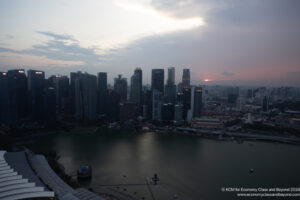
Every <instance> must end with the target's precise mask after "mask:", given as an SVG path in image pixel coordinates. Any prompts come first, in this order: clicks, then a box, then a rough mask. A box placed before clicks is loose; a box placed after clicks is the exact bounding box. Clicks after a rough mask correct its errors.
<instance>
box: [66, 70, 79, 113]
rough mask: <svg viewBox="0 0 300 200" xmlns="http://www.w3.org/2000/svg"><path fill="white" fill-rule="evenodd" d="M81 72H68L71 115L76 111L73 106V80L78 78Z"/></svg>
mask: <svg viewBox="0 0 300 200" xmlns="http://www.w3.org/2000/svg"><path fill="white" fill-rule="evenodd" d="M80 74H81V72H71V73H70V95H69V96H70V112H71V114H72V115H75V113H76V106H75V81H76V79H77V78H79V76H80Z"/></svg>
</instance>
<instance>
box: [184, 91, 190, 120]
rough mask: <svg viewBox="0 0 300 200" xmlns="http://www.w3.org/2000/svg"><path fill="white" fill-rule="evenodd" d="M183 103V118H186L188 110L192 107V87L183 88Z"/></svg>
mask: <svg viewBox="0 0 300 200" xmlns="http://www.w3.org/2000/svg"><path fill="white" fill-rule="evenodd" d="M182 104H183V119H184V120H186V118H187V114H188V110H190V109H191V88H183V90H182Z"/></svg>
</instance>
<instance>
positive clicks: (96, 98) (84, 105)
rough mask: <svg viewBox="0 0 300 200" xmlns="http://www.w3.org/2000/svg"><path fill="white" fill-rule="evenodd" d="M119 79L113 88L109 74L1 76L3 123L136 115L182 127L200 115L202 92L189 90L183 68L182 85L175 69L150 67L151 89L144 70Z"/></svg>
mask: <svg viewBox="0 0 300 200" xmlns="http://www.w3.org/2000/svg"><path fill="white" fill-rule="evenodd" d="M128 85H129V84H128V81H127V79H126V78H124V77H122V75H119V76H118V77H116V78H115V79H114V85H113V87H112V86H110V85H108V83H107V73H105V72H99V73H98V74H97V76H95V75H92V74H88V73H86V72H85V73H83V72H71V73H70V78H69V77H67V76H62V75H55V76H50V77H49V78H46V77H45V73H44V72H43V71H39V70H28V71H27V73H26V72H25V70H23V69H15V70H8V71H7V72H0V98H1V99H0V108H1V109H0V122H1V123H2V124H4V125H6V126H8V127H16V126H20V125H21V124H22V123H23V122H26V121H31V122H35V123H39V124H43V125H53V124H55V123H56V121H57V120H61V119H64V118H66V117H69V118H75V119H76V120H78V121H83V122H94V121H97V120H98V119H106V120H108V121H109V122H116V121H126V120H129V119H135V118H137V117H140V118H143V119H149V120H155V121H173V120H175V121H176V122H178V123H182V122H183V121H184V120H187V119H188V118H191V117H197V116H200V112H201V108H202V88H201V87H193V88H192V87H191V86H190V70H189V69H184V70H183V75H182V82H181V83H180V84H178V86H177V85H176V84H175V68H174V67H171V68H168V74H167V81H166V84H165V70H164V69H152V77H151V87H147V86H144V85H143V76H142V70H141V69H140V68H136V69H135V70H134V73H133V75H132V76H131V78H130V87H129V86H128Z"/></svg>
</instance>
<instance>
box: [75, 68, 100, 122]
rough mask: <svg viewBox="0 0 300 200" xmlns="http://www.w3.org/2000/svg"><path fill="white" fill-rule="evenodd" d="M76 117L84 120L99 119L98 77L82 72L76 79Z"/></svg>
mask: <svg viewBox="0 0 300 200" xmlns="http://www.w3.org/2000/svg"><path fill="white" fill-rule="evenodd" d="M75 105H76V118H77V119H78V120H83V121H93V120H96V119H97V77H96V76H94V75H90V74H88V73H84V74H83V73H80V74H79V77H78V78H77V79H76V80H75Z"/></svg>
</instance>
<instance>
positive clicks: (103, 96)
mask: <svg viewBox="0 0 300 200" xmlns="http://www.w3.org/2000/svg"><path fill="white" fill-rule="evenodd" d="M97 78H98V79H97V90H98V114H99V115H104V114H105V113H106V111H107V109H106V102H107V73H106V72H99V73H98V77H97Z"/></svg>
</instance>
